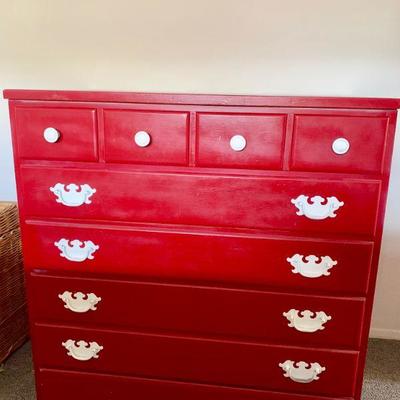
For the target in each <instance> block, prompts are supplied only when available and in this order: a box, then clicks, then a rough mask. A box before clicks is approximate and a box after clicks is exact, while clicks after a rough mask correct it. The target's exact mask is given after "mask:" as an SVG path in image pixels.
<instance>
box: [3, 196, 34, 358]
mask: <svg viewBox="0 0 400 400" xmlns="http://www.w3.org/2000/svg"><path fill="white" fill-rule="evenodd" d="M27 337H28V318H27V312H26V296H25V286H24V271H23V266H22V254H21V238H20V230H19V224H18V209H17V206H16V205H15V204H14V203H1V202H0V363H1V362H2V361H4V360H5V359H6V358H7V357H8V356H9V355H10V354H11V353H12V352H13V351H14V350H15V349H17V348H18V347H19V346H20V345H21V344H22V343H24V341H25V340H26V338H27Z"/></svg>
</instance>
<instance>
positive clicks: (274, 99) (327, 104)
mask: <svg viewBox="0 0 400 400" xmlns="http://www.w3.org/2000/svg"><path fill="white" fill-rule="evenodd" d="M3 96H4V98H5V99H10V100H30V101H77V102H111V103H152V104H181V105H185V104H186V105H214V106H242V107H243V106H250V107H310V108H352V109H386V110H395V109H398V108H400V99H395V98H367V97H312V96H294V97H293V96H259V95H222V94H179V93H142V92H108V91H73V90H24V89H6V90H4V92H3Z"/></svg>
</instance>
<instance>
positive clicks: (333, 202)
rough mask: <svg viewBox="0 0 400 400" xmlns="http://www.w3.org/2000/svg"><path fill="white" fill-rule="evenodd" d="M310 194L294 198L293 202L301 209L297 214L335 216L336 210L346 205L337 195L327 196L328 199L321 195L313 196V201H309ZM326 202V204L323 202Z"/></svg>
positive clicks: (312, 216) (308, 216)
mask: <svg viewBox="0 0 400 400" xmlns="http://www.w3.org/2000/svg"><path fill="white" fill-rule="evenodd" d="M308 198H309V196H305V195H304V194H301V195H300V196H298V197H297V198H296V199H292V200H291V202H292V204H294V205H295V206H296V207H297V209H298V210H299V211H297V212H296V214H297V215H304V216H306V217H307V218H309V219H316V220H321V219H326V218H335V217H336V214H335V211H336V210H338V209H339V207H342V206H343V205H344V202H343V201H339V200H338V199H337V198H336V197H335V196H331V197H327V198H326V199H325V198H324V197H321V196H314V197H311V203H309V202H308ZM323 202H325V204H322V203H323Z"/></svg>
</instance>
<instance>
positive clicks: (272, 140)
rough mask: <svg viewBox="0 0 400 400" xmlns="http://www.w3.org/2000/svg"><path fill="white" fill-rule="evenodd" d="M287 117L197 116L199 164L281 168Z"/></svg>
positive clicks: (254, 115)
mask: <svg viewBox="0 0 400 400" xmlns="http://www.w3.org/2000/svg"><path fill="white" fill-rule="evenodd" d="M285 125H286V116H284V115H265V114H264V115H257V114H253V115H248V114H198V121H197V165H199V166H217V167H236V168H260V169H280V168H281V167H282V157H283V146H284V137H285Z"/></svg>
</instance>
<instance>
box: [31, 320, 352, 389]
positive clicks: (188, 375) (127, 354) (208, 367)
mask: <svg viewBox="0 0 400 400" xmlns="http://www.w3.org/2000/svg"><path fill="white" fill-rule="evenodd" d="M33 331H34V335H35V337H36V340H35V343H36V346H38V348H41V349H46V351H43V352H39V353H37V354H36V357H37V360H38V362H39V365H41V366H42V367H45V368H46V367H52V368H64V369H71V370H76V371H85V372H103V373H110V372H112V373H116V374H121V375H133V376H142V377H148V378H161V377H162V378H163V379H168V380H179V381H186V382H194V383H207V384H215V385H221V386H238V387H243V388H246V387H247V388H254V389H265V390H276V391H284V392H292V393H305V394H317V395H330V396H338V397H340V396H343V397H344V396H352V395H353V394H354V383H355V376H356V368H357V359H358V353H357V352H355V351H336V350H335V351H332V350H320V349H313V348H302V347H286V346H271V345H266V344H259V343H251V342H235V341H221V340H212V339H204V338H194V337H183V336H166V335H165V336H164V335H151V334H142V333H137V332H122V331H113V330H91V329H82V328H81V327H80V328H74V327H69V326H65V327H64V326H59V325H54V326H50V325H42V324H35V325H34V327H33ZM69 339H72V340H84V341H86V342H92V341H96V342H97V343H98V344H99V345H101V346H103V347H104V349H103V350H102V351H101V352H100V353H99V358H98V359H91V360H89V361H86V362H82V361H78V360H75V359H73V358H72V357H70V356H68V355H67V350H66V349H65V348H64V347H63V346H62V345H61V343H62V342H65V341H66V340H69ZM286 360H296V361H300V360H303V361H306V362H319V363H320V364H321V365H323V366H324V367H325V368H326V371H325V372H324V373H322V374H321V377H320V379H319V380H317V381H313V382H312V383H311V384H301V383H300V384H299V383H296V382H293V381H292V380H290V379H288V378H285V377H284V376H283V371H282V369H281V368H280V367H279V363H282V362H284V361H286Z"/></svg>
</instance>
